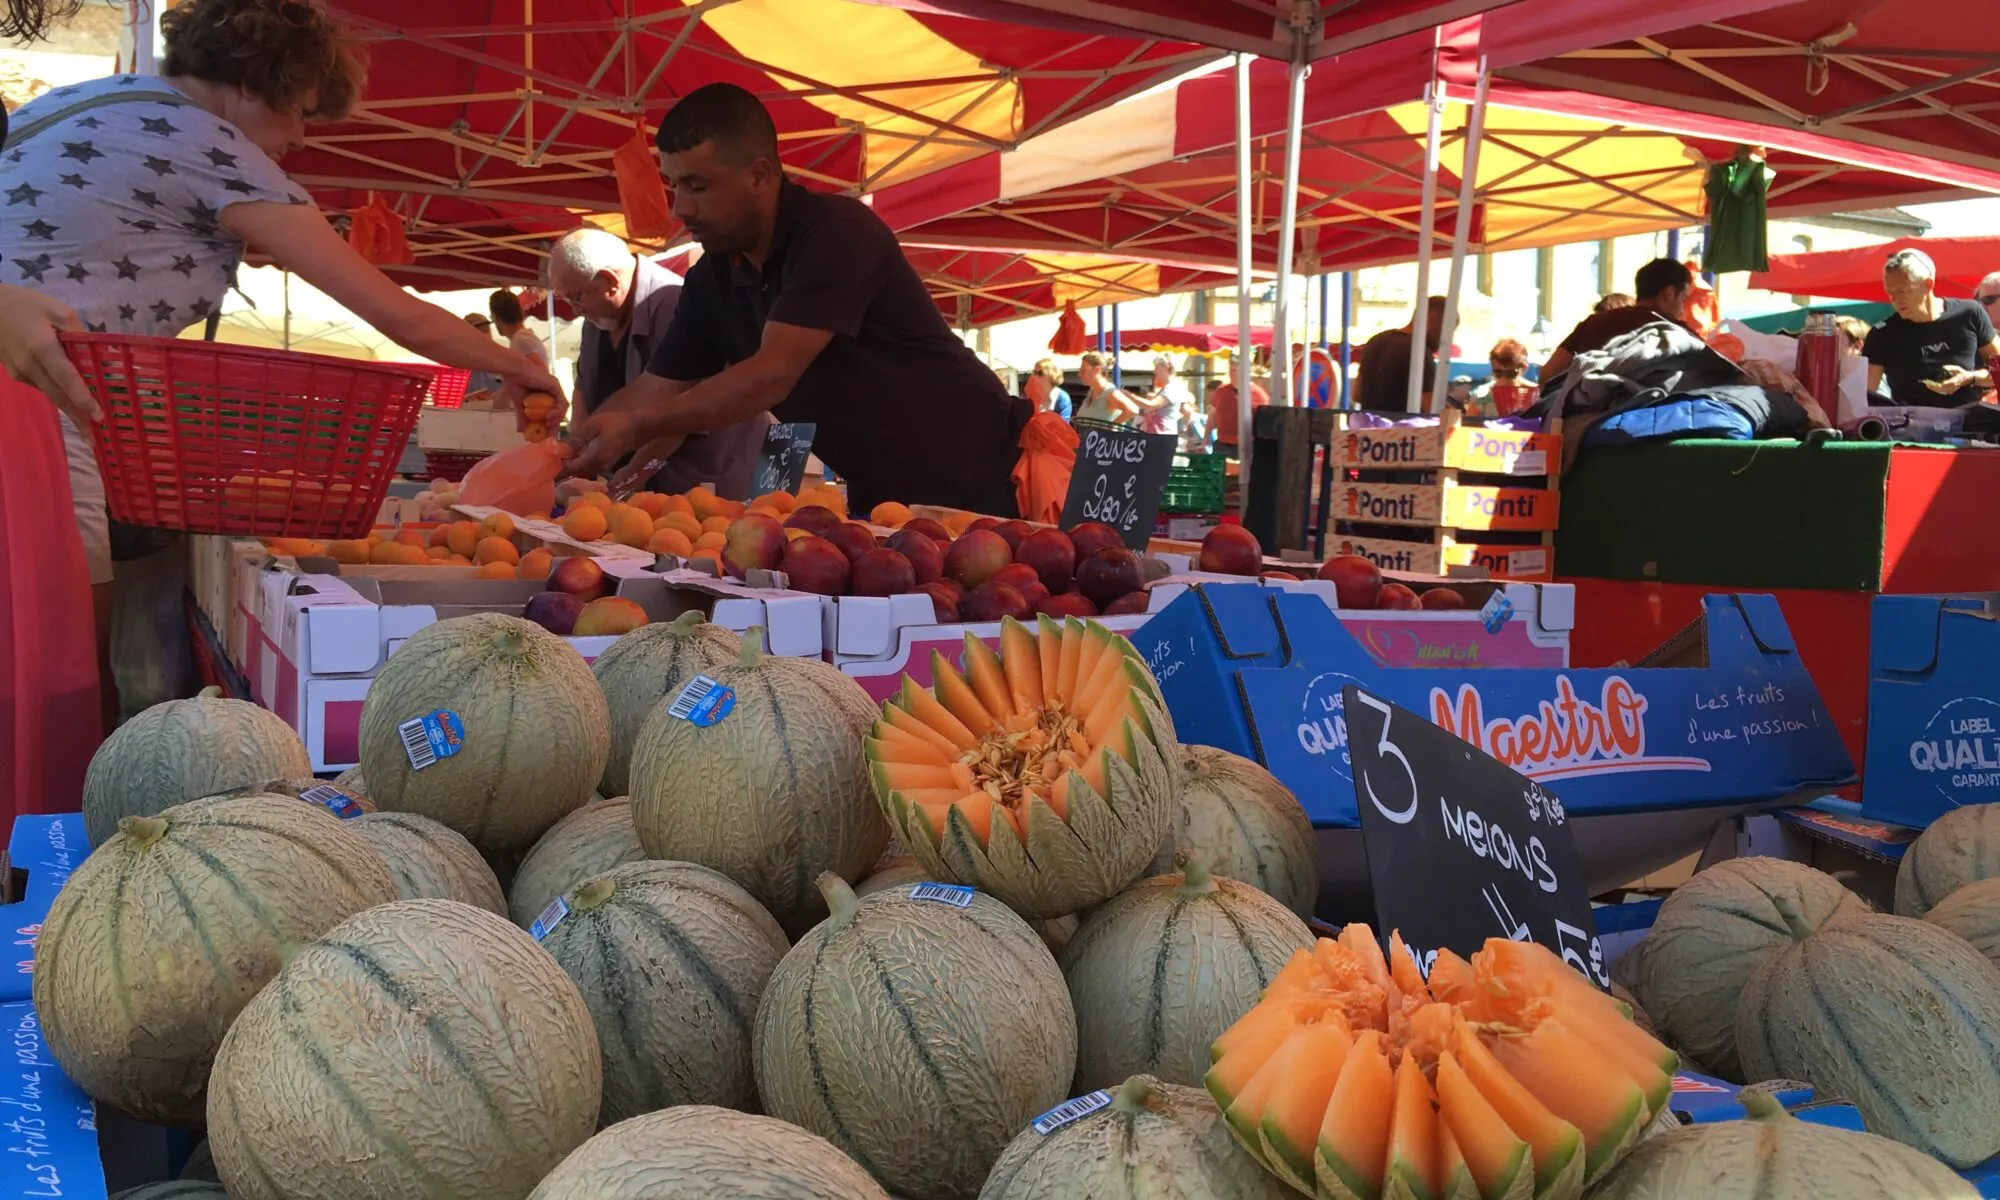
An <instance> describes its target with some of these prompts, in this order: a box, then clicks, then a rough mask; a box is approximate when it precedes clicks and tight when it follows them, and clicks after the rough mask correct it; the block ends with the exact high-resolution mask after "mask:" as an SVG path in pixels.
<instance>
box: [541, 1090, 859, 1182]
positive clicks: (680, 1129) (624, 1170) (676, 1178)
mask: <svg viewBox="0 0 2000 1200" xmlns="http://www.w3.org/2000/svg"><path fill="white" fill-rule="evenodd" d="M529 1200H888V1194H887V1193H886V1192H884V1191H883V1190H882V1189H881V1188H880V1187H878V1186H876V1183H875V1181H874V1180H873V1179H870V1178H869V1177H868V1172H866V1171H864V1170H862V1169H861V1168H860V1167H859V1166H857V1165H855V1162H854V1160H853V1159H851V1158H848V1157H847V1156H846V1155H844V1154H842V1153H841V1152H840V1151H838V1150H836V1149H834V1148H833V1147H832V1146H830V1145H828V1144H827V1141H826V1139H825V1138H822V1137H815V1136H814V1135H813V1134H810V1133H807V1132H806V1131H805V1130H803V1129H800V1128H799V1127H798V1126H796V1125H787V1124H786V1123H785V1122H783V1121H776V1120H773V1119H771V1118H770V1117H754V1116H751V1115H750V1114H748V1113H740V1112H732V1111H730V1110H729V1109H726V1108H712V1107H709V1106H707V1105H701V1104H690V1105H684V1106H682V1107H680V1108H669V1109H665V1110H663V1111H661V1112H653V1113H647V1114H646V1115H645V1116H642V1117H634V1118H632V1119H631V1120H629V1121H622V1122H620V1123H619V1124H616V1125H613V1126H612V1127H611V1128H609V1129H607V1130H605V1131H604V1132H603V1133H600V1134H598V1135H597V1136H596V1137H594V1138H591V1139H590V1140H589V1141H587V1142H585V1143H584V1144H583V1145H582V1146H579V1147H578V1148H577V1149H576V1151H575V1153H573V1154H571V1155H570V1156H569V1157H568V1158H566V1159H564V1160H563V1162H562V1165H561V1166H559V1167H557V1168H556V1169H555V1170H554V1171H552V1172H550V1174H549V1177H548V1178H547V1179H544V1180H542V1185H541V1186H540V1187H538V1188H536V1189H535V1190H534V1193H533V1195H531V1196H530V1197H529Z"/></svg>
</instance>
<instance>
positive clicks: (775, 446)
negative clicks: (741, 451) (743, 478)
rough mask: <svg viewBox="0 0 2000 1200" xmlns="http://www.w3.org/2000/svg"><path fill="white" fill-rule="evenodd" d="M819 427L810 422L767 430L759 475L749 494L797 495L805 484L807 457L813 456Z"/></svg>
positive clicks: (753, 480) (754, 479)
mask: <svg viewBox="0 0 2000 1200" xmlns="http://www.w3.org/2000/svg"><path fill="white" fill-rule="evenodd" d="M817 432H819V426H818V425H815V424H813V423H812V422H811V421H801V422H793V423H792V424H789V425H773V426H771V427H770V428H769V429H767V430H765V431H764V449H763V453H762V454H761V455H759V456H758V459H757V474H756V476H755V477H754V478H752V479H751V481H750V494H751V495H752V496H762V495H764V494H765V493H767V492H793V493H796V492H797V491H798V490H799V488H800V487H801V486H802V485H803V484H804V483H805V481H806V457H807V456H808V455H810V454H811V453H812V444H813V434H815V433H817Z"/></svg>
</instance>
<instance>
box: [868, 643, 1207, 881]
mask: <svg viewBox="0 0 2000 1200" xmlns="http://www.w3.org/2000/svg"><path fill="white" fill-rule="evenodd" d="M1000 643H1001V649H1000V652H999V653H998V654H995V653H994V652H993V650H992V649H991V648H990V647H988V646H987V645H986V644H985V643H984V642H982V641H980V640H979V639H978V638H976V637H970V636H968V637H967V638H966V643H965V653H964V661H965V668H964V670H963V671H961V670H960V669H959V667H957V666H955V665H953V664H952V663H951V662H950V661H949V660H947V659H946V658H945V657H944V656H943V655H941V654H934V655H933V658H932V662H931V676H932V679H933V680H934V681H935V683H934V684H933V686H932V687H929V688H922V687H918V686H917V685H916V684H915V683H913V682H911V681H910V680H909V679H907V678H906V679H905V680H904V681H903V690H902V692H901V693H899V694H898V695H897V696H895V697H893V698H892V699H890V700H889V702H888V703H886V704H884V705H883V706H882V713H881V719H880V720H878V721H876V722H875V728H874V732H873V734H872V736H870V738H869V739H868V742H867V749H868V762H869V770H870V774H871V776H872V778H873V780H874V785H875V794H876V796H877V798H878V799H879V800H880V801H881V804H882V810H883V812H885V813H886V814H887V815H888V817H889V823H890V825H892V826H893V827H894V828H895V830H896V832H897V834H898V835H899V836H901V837H902V839H903V840H904V842H905V843H907V844H908V845H909V847H910V852H911V853H912V854H914V855H916V857H917V860H918V861H919V862H921V863H923V864H924V866H925V867H927V868H928V869H930V870H932V871H935V872H937V873H938V874H939V875H940V877H942V878H945V879H948V880H951V881H953V882H956V883H963V884H969V885H972V886H975V887H978V888H981V889H982V890H985V891H989V892H991V893H992V894H993V895H995V896H997V897H999V898H1000V899H1001V900H1003V901H1004V902H1006V903H1007V904H1008V905H1009V906H1010V907H1012V908H1013V909H1014V910H1015V911H1016V912H1019V913H1021V914H1022V915H1023V916H1027V917H1037V918H1047V917H1059V916H1064V915H1067V914H1069V913H1075V912H1080V911H1082V910H1084V909H1088V908H1093V907H1095V906H1096V905H1098V904H1101V903H1103V902H1104V901H1106V900H1109V899H1110V898H1111V897H1112V896H1115V895H1117V894H1118V893H1119V892H1120V891H1123V890H1124V889H1125V888H1126V887H1128V886H1129V885H1130V884H1131V883H1132V882H1133V881H1134V880H1136V879H1138V878H1139V877H1140V876H1141V875H1142V874H1144V873H1145V870H1146V867H1147V865H1148V864H1149V863H1150V862H1151V861H1152V859H1153V856H1154V855H1155V854H1156V853H1158V851H1159V848H1160V846H1161V844H1162V843H1163V842H1164V841H1165V839H1166V836H1167V831H1168V828H1169V825H1170V822H1171V821H1172V820H1173V819H1174V817H1175V814H1177V813H1178V811H1179V804H1180V773H1179V770H1178V767H1177V757H1176V756H1177V754H1178V750H1179V747H1178V743H1177V742H1176V741H1175V739H1174V732H1173V725H1172V723H1171V721H1170V720H1169V719H1168V718H1167V716H1166V707H1165V705H1164V704H1163V703H1161V701H1160V693H1159V688H1158V686H1157V685H1156V684H1155V683H1154V682H1153V677H1152V675H1151V674H1150V673H1149V672H1148V671H1147V670H1146V666H1145V664H1144V663H1143V662H1142V661H1140V659H1139V655H1138V652H1137V651H1135V650H1133V649H1132V644H1131V643H1130V642H1128V641H1126V640H1125V639H1124V638H1122V637H1120V636H1119V635H1117V634H1115V633H1112V632H1111V631H1109V630H1107V629H1105V628H1104V627H1103V626H1102V625H1099V624H1097V623H1095V622H1090V621H1077V620H1069V621H1066V622H1064V623H1062V624H1057V623H1056V622H1054V621H1052V620H1049V619H1048V618H1046V617H1044V618H1042V620H1041V622H1040V624H1039V625H1038V626H1037V627H1036V628H1033V629H1031V628H1030V627H1028V626H1026V625H1023V624H1021V623H1020V622H1018V621H1013V620H1011V619H1010V620H1008V621H1004V622H1002V624H1001V635H1000Z"/></svg>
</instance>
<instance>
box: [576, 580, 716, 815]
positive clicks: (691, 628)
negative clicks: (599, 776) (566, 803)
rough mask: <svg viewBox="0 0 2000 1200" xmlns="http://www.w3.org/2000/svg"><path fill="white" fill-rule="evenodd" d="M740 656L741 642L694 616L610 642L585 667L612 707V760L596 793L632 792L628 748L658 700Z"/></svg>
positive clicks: (630, 755) (670, 695)
mask: <svg viewBox="0 0 2000 1200" xmlns="http://www.w3.org/2000/svg"><path fill="white" fill-rule="evenodd" d="M742 654H743V639H741V638H739V637H737V636H736V635H735V634H734V633H731V632H730V631H729V630H727V629H724V628H723V627H722V626H720V625H711V624H708V623H707V622H704V621H703V620H702V619H701V614H700V613H699V612H689V613H684V614H682V616H681V618H680V619H679V620H677V621H669V622H664V623H661V624H656V625H642V626H640V627H639V628H637V629H635V630H633V631H632V632H630V633H628V634H626V635H625V636H624V637H621V638H619V639H618V640H617V641H615V642H613V643H611V648H610V649H609V650H606V651H605V652H604V653H603V654H601V655H599V656H598V659H597V661H596V662H594V663H592V664H591V665H590V671H591V674H593V675H595V676H597V683H598V686H600V687H602V688H603V689H604V700H605V703H607V704H609V705H610V707H611V756H610V757H609V758H607V759H606V760H605V762H604V781H603V782H602V783H601V784H599V785H598V789H597V790H598V791H600V792H602V793H603V794H604V795H606V796H625V795H629V794H630V793H631V791H632V786H631V779H632V747H633V745H634V744H635V743H637V742H638V740H639V731H640V730H641V729H643V728H645V726H646V718H648V717H650V716H652V715H653V710H654V709H655V708H658V707H659V705H660V701H662V700H664V699H667V698H669V697H673V696H678V695H680V692H681V689H682V688H683V687H685V686H686V685H687V682H688V681H689V680H691V679H693V678H694V677H695V676H696V675H713V674H714V673H715V672H716V670H717V669H719V668H721V667H726V666H729V665H730V664H731V663H734V662H735V661H736V660H737V659H738V658H740V657H741V656H742Z"/></svg>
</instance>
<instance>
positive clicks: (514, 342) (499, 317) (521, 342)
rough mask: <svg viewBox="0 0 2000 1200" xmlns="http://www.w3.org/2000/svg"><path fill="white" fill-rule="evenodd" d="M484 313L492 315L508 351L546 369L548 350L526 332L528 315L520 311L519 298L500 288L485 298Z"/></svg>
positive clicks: (540, 341) (539, 340)
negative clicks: (529, 359) (531, 360)
mask: <svg viewBox="0 0 2000 1200" xmlns="http://www.w3.org/2000/svg"><path fill="white" fill-rule="evenodd" d="M486 311H487V312H489V313H492V314H493V325H494V327H495V328H497V329H498V330H499V331H500V337H501V339H502V340H503V341H505V342H506V343H507V348H508V349H509V350H512V351H513V352H514V353H516V354H519V355H523V356H525V357H527V358H531V359H533V360H534V361H535V363H536V365H538V366H540V367H541V368H542V369H543V370H547V369H548V366H549V351H548V348H547V347H546V346H544V345H542V340H541V339H540V338H538V337H536V336H535V335H534V334H532V333H530V332H528V314H527V313H525V312H522V311H521V298H520V297H519V296H516V295H515V294H514V293H512V292H510V291H508V290H507V289H506V288H501V289H500V290H499V291H497V292H495V293H493V294H492V295H491V296H488V297H487V298H486Z"/></svg>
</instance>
